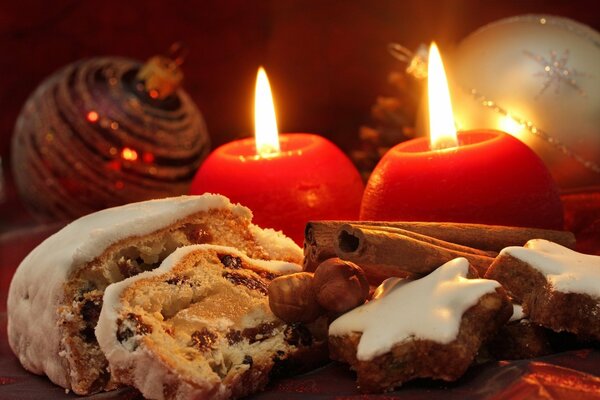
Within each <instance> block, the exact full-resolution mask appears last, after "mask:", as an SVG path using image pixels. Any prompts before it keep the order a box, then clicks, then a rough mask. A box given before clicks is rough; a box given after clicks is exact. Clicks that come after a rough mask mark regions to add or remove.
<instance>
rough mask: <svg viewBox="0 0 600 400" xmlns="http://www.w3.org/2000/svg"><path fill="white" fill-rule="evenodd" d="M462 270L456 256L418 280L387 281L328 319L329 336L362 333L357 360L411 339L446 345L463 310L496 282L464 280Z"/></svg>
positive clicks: (462, 260) (466, 265) (465, 270)
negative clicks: (363, 299)
mask: <svg viewBox="0 0 600 400" xmlns="http://www.w3.org/2000/svg"><path fill="white" fill-rule="evenodd" d="M468 272H469V262H468V261H467V260H466V259H465V258H456V259H454V260H452V261H449V262H447V263H446V264H444V265H442V266H441V267H439V268H438V269H436V270H435V271H433V272H432V273H430V274H429V275H427V276H426V277H424V278H421V279H417V280H413V281H405V280H401V279H397V280H395V282H394V281H390V282H388V283H386V285H387V286H388V288H389V290H388V291H387V292H386V293H383V294H382V295H380V296H379V297H378V298H377V299H374V300H371V301H370V302H368V303H367V304H364V305H362V306H360V307H358V308H355V309H354V310H352V311H350V312H348V313H346V314H344V315H342V316H341V317H339V318H338V319H336V320H335V321H333V323H332V324H331V325H330V327H329V335H331V336H343V335H347V334H351V333H362V336H361V338H360V342H359V344H358V349H357V354H356V357H357V358H358V359H359V360H361V361H368V360H371V359H373V358H374V357H377V356H379V355H382V354H385V353H387V352H388V351H390V350H391V349H392V347H393V346H394V345H396V344H399V343H402V342H404V341H406V340H410V339H412V338H417V339H427V340H432V341H435V342H438V343H443V344H445V343H449V342H451V341H453V340H454V339H456V337H457V335H458V330H459V328H460V322H461V319H462V315H463V314H464V312H465V311H466V310H468V309H469V308H470V307H472V306H474V305H475V304H477V302H478V301H479V299H480V298H481V297H482V296H483V295H485V294H487V293H492V292H494V291H495V289H496V288H497V287H499V286H500V284H499V283H498V282H496V281H492V280H488V279H467V278H466V276H467V273H468ZM394 283H395V284H394Z"/></svg>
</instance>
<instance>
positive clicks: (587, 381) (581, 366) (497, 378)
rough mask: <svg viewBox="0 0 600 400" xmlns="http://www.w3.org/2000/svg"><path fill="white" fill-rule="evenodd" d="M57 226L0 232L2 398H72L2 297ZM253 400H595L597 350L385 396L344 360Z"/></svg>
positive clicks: (502, 366)
mask: <svg viewBox="0 0 600 400" xmlns="http://www.w3.org/2000/svg"><path fill="white" fill-rule="evenodd" d="M60 226H61V225H60V224H55V225H50V226H40V227H33V228H27V229H22V230H19V231H15V232H11V233H7V234H2V235H0V399H2V400H28V399H70V398H80V397H78V396H75V395H73V394H67V393H65V390H64V389H63V388H60V387H58V386H55V385H53V384H52V383H51V382H50V381H49V380H48V379H47V378H46V377H44V376H36V375H33V374H31V373H29V372H27V371H25V370H24V369H23V368H22V367H21V365H20V364H19V362H18V360H17V358H16V357H15V356H14V355H13V354H12V351H11V350H10V348H9V346H8V340H7V334H6V295H7V291H8V287H9V284H10V279H11V277H12V275H13V273H14V271H15V269H16V267H17V265H18V264H19V262H20V261H21V260H22V259H23V257H25V255H26V254H27V253H28V252H29V251H30V250H31V249H32V248H34V247H35V246H36V245H37V244H38V243H40V242H41V241H42V240H43V239H44V238H45V237H47V236H48V235H50V234H52V233H53V232H55V231H56V230H58V229H59V228H60ZM87 398H90V399H139V398H141V396H140V394H139V393H138V392H137V391H135V390H133V389H124V390H120V391H114V392H109V393H102V394H97V395H94V396H89V397H87ZM250 398H251V399H257V400H267V399H269V400H270V399H272V400H275V399H277V400H279V399H318V400H333V399H336V400H341V399H357V400H358V399H362V400H369V399H373V400H375V399H392V398H404V399H409V400H410V399H457V400H458V399H461V400H462V399H464V400H469V399H480V398H486V399H532V398H544V399H598V400H600V350H598V349H583V350H578V351H571V352H565V353H559V354H555V355H552V356H548V357H544V358H540V359H535V360H521V361H510V362H506V361H501V362H489V363H486V364H481V365H477V366H474V367H471V368H470V369H469V371H468V372H467V374H466V375H465V376H464V377H463V378H462V379H460V380H459V381H458V382H455V383H452V384H446V383H439V382H432V381H429V380H421V381H417V382H412V383H409V384H407V385H405V386H404V387H403V388H401V389H400V390H398V391H396V392H393V393H388V394H385V395H368V396H364V395H361V394H360V393H359V392H358V391H357V390H356V389H355V383H354V376H353V374H352V373H351V372H350V371H349V370H348V368H347V367H346V366H344V365H342V364H338V363H331V364H328V365H326V366H324V367H322V368H321V369H318V370H315V371H313V372H311V373H308V374H305V375H301V376H297V377H293V378H288V379H283V380H280V381H278V382H275V383H273V384H272V385H271V386H270V387H269V388H267V390H266V391H265V392H263V393H260V394H258V395H255V396H252V397H250Z"/></svg>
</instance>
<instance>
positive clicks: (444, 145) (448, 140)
mask: <svg viewBox="0 0 600 400" xmlns="http://www.w3.org/2000/svg"><path fill="white" fill-rule="evenodd" d="M429 147H430V149H431V150H445V149H451V148H453V147H458V143H457V141H456V139H455V138H453V137H448V136H444V137H441V138H438V139H437V140H436V141H435V142H434V143H430V145H429Z"/></svg>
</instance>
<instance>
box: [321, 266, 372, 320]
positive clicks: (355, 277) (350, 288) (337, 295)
mask: <svg viewBox="0 0 600 400" xmlns="http://www.w3.org/2000/svg"><path fill="white" fill-rule="evenodd" d="M313 285H314V287H315V292H316V298H317V302H318V303H319V304H320V305H321V306H322V307H323V308H325V309H327V310H329V311H333V312H336V313H344V312H346V311H349V310H351V309H353V308H355V307H358V306H359V305H361V304H363V303H364V302H365V301H366V300H367V298H368V296H369V282H368V281H367V278H366V277H365V273H364V272H363V270H362V268H360V267H359V266H358V265H356V264H354V263H352V262H349V261H344V260H342V259H340V258H330V259H328V260H325V261H323V262H322V263H321V264H319V266H318V267H317V269H316V270H315V274H314V280H313Z"/></svg>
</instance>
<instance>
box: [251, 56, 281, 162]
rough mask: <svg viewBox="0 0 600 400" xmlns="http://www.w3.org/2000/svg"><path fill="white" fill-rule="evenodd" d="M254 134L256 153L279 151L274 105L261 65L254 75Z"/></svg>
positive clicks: (264, 153) (270, 153) (263, 153)
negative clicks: (255, 75)
mask: <svg viewBox="0 0 600 400" xmlns="http://www.w3.org/2000/svg"><path fill="white" fill-rule="evenodd" d="M254 136H255V141H256V153H257V154H258V155H260V156H269V155H273V154H276V153H279V151H280V150H281V149H280V147H279V135H278V131H277V119H276V117H275V105H274V104H273V95H272V94H271V86H270V85H269V78H267V73H266V72H265V69H264V68H263V67H260V68H259V69H258V75H257V77H256V92H255V95H254Z"/></svg>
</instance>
